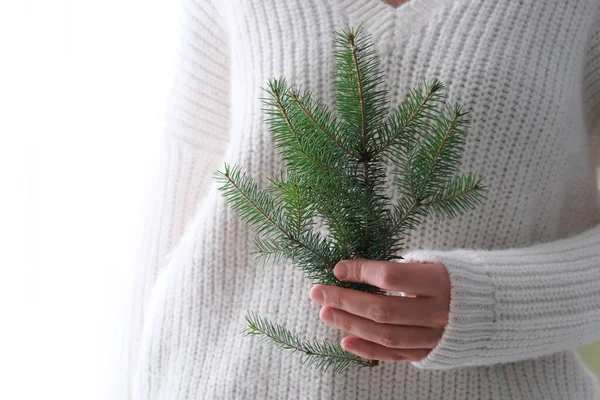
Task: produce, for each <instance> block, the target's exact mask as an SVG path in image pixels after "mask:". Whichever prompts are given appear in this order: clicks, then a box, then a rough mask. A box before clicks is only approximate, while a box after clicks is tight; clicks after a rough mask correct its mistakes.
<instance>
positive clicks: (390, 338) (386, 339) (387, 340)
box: [379, 331, 399, 347]
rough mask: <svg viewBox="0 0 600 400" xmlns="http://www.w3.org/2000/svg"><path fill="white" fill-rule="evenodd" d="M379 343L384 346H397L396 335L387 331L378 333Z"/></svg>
mask: <svg viewBox="0 0 600 400" xmlns="http://www.w3.org/2000/svg"><path fill="white" fill-rule="evenodd" d="M379 343H381V344H382V345H384V346H385V347H399V346H398V339H397V338H396V335H394V334H393V333H392V332H389V331H384V332H383V333H381V334H380V335H379Z"/></svg>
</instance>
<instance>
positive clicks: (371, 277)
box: [333, 258, 450, 297]
mask: <svg viewBox="0 0 600 400" xmlns="http://www.w3.org/2000/svg"><path fill="white" fill-rule="evenodd" d="M333 272H334V274H335V276H336V277H337V278H338V279H339V280H343V281H348V282H362V283H367V284H370V285H373V286H377V287H379V288H381V289H383V290H387V291H396V292H407V293H414V294H417V295H422V296H438V297H446V296H449V295H450V293H449V287H450V282H449V278H448V273H447V271H446V267H444V265H443V264H440V263H413V262H396V261H380V260H367V259H361V258H357V259H352V260H342V261H340V262H339V263H337V264H336V266H335V268H334V270H333Z"/></svg>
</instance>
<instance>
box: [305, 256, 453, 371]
mask: <svg viewBox="0 0 600 400" xmlns="http://www.w3.org/2000/svg"><path fill="white" fill-rule="evenodd" d="M333 273H334V274H335V276H336V277H337V278H338V279H339V280H342V281H348V282H362V283H367V284H370V285H373V286H377V287H379V288H380V289H382V290H385V291H388V292H403V293H411V294H414V296H410V297H409V296H397V295H390V296H382V295H378V294H373V293H366V292H361V291H358V290H352V289H346V288H341V287H338V286H330V285H315V286H313V288H312V289H311V291H310V298H311V299H312V300H313V301H314V302H315V303H317V304H320V305H322V306H324V307H323V308H322V309H321V313H320V316H321V319H322V320H323V321H324V322H326V323H327V324H329V325H331V326H333V327H335V328H338V329H341V330H343V331H345V332H347V333H349V334H351V335H353V336H347V337H345V338H344V339H343V340H342V342H341V345H342V348H344V349H345V350H346V351H349V352H351V353H354V354H356V355H358V356H361V357H363V358H366V359H371V360H381V361H386V360H387V361H420V360H422V359H423V358H425V357H426V356H427V355H428V354H429V352H430V351H431V350H432V349H433V348H434V347H435V346H436V345H437V344H438V342H439V340H440V338H441V337H442V334H443V332H444V328H445V327H446V325H447V323H448V314H449V310H450V279H449V276H448V272H447V270H446V267H444V265H443V264H440V263H415V262H406V260H402V261H401V262H395V261H375V260H364V259H354V260H343V261H340V262H339V263H338V264H337V265H336V266H335V269H334V270H333Z"/></svg>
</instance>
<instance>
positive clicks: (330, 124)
mask: <svg viewBox="0 0 600 400" xmlns="http://www.w3.org/2000/svg"><path fill="white" fill-rule="evenodd" d="M290 94H291V97H292V99H293V100H294V103H295V105H296V106H297V107H298V109H299V110H300V111H301V112H302V113H303V114H304V116H305V117H306V118H307V119H308V121H310V123H312V124H313V125H314V127H315V128H317V129H318V130H319V131H321V132H322V133H323V134H325V135H326V136H327V137H328V138H329V140H331V142H332V143H333V144H335V145H336V146H337V147H339V148H340V149H341V150H342V151H344V153H346V154H347V155H348V156H350V158H358V157H359V156H358V155H357V154H355V153H353V152H352V151H350V150H349V149H348V148H347V147H346V145H345V144H344V143H343V138H342V137H340V135H339V130H340V127H339V126H338V124H337V123H336V120H335V118H334V119H333V120H332V117H331V112H330V111H329V110H328V109H327V107H325V105H323V104H322V102H321V101H316V102H313V101H312V94H311V93H310V92H308V91H307V92H304V93H303V94H300V93H299V92H298V91H297V90H296V89H292V90H291V92H290Z"/></svg>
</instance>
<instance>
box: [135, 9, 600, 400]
mask: <svg viewBox="0 0 600 400" xmlns="http://www.w3.org/2000/svg"><path fill="white" fill-rule="evenodd" d="M179 1H180V18H179V21H180V23H179V32H178V49H177V62H176V75H175V76H174V78H173V84H172V90H171V97H170V102H169V108H168V110H167V114H166V119H165V127H164V135H163V141H164V146H163V153H162V157H161V160H160V174H159V175H158V176H157V179H156V180H155V182H156V185H155V188H154V191H153V193H152V195H151V196H150V198H149V203H148V204H147V205H146V206H147V215H148V217H147V229H146V236H145V237H144V246H143V248H142V249H141V252H140V257H139V263H138V265H137V266H138V268H137V274H136V290H135V293H134V296H133V297H134V302H133V307H132V309H131V319H130V321H131V329H130V332H129V333H130V336H129V351H128V354H129V364H128V365H129V367H128V369H129V378H130V385H129V387H130V390H129V395H130V397H131V398H134V399H254V398H256V399H343V400H352V399H361V400H364V399H373V400H376V399H407V400H408V399H410V400H419V399H423V400H431V399H457V400H463V399H467V400H469V399H473V400H475V399H477V400H481V399H545V400H547V399H557V400H558V399H561V400H565V399H573V400H575V399H577V400H588V399H600V388H599V386H598V382H597V380H596V379H595V378H594V377H593V376H592V374H591V373H590V372H589V371H588V370H587V369H586V367H585V366H584V364H583V363H582V361H581V359H580V358H579V357H578V355H577V353H576V352H575V351H574V350H575V349H576V348H577V347H578V346H580V345H583V344H587V343H591V342H593V341H595V340H599V339H600V225H599V223H600V202H599V196H598V186H597V175H596V164H597V160H600V157H599V155H598V154H599V152H598V151H599V150H600V129H599V127H600V3H599V1H598V0H560V1H559V0H544V1H539V0H518V1H517V0H412V1H410V2H408V3H406V4H403V5H401V6H400V7H398V8H397V9H396V8H392V7H390V6H389V5H387V4H385V3H384V2H383V0H286V1H280V0H179ZM361 22H362V23H364V28H365V30H366V32H367V33H370V34H372V38H373V41H374V43H375V47H376V49H377V51H378V53H379V55H380V57H381V63H382V67H383V70H384V73H385V75H386V78H387V81H386V85H387V89H388V90H389V94H390V105H391V106H393V105H396V104H398V103H399V102H401V101H402V99H403V98H404V97H405V95H406V94H407V93H408V91H409V89H410V88H412V87H416V86H417V85H418V84H419V83H421V82H422V81H423V79H429V78H433V77H437V78H439V79H440V80H441V81H442V82H443V83H444V84H445V85H446V86H447V94H448V96H449V98H448V100H449V101H450V102H459V103H461V104H462V105H463V106H464V107H465V108H466V109H469V110H470V111H471V114H470V118H471V119H472V121H473V123H472V124H471V126H470V130H469V132H470V134H469V136H468V138H467V143H466V148H465V151H464V154H463V157H462V159H461V172H466V171H475V172H478V173H480V174H482V175H483V176H485V177H486V182H487V185H488V186H489V193H488V197H487V200H486V202H485V204H483V205H481V206H478V207H477V208H476V209H475V210H473V211H470V212H469V213H468V214H465V215H464V216H462V217H459V218H456V219H453V220H446V221H436V220H435V219H433V218H428V219H426V220H425V221H424V223H423V224H422V225H421V226H419V227H418V229H416V230H415V231H413V232H411V234H410V236H409V237H408V238H407V240H406V243H407V247H406V249H405V251H404V253H403V254H404V255H405V256H406V258H408V259H413V260H416V261H439V262H441V263H443V264H444V265H445V266H446V268H447V269H448V271H449V274H450V280H451V285H452V290H451V295H452V299H451V304H450V318H449V323H448V326H447V328H446V330H445V332H444V335H443V337H442V339H441V341H440V343H439V345H438V346H437V347H436V348H435V349H433V351H432V352H431V353H430V354H429V356H428V357H427V358H426V359H424V360H422V361H420V362H415V363H406V362H385V361H384V362H381V363H380V365H379V366H377V367H375V368H362V369H351V370H348V371H346V372H345V373H343V374H339V375H334V374H333V373H332V372H331V371H329V372H326V373H323V372H322V371H319V370H316V369H313V368H311V367H307V366H304V365H303V364H302V362H301V358H300V357H299V354H291V353H290V352H289V351H283V350H280V349H276V348H275V347H273V346H270V345H268V344H266V343H263V342H262V341H260V340H258V338H256V337H244V336H243V335H242V334H241V332H242V331H243V330H244V328H245V327H246V322H245V320H244V318H243V316H244V314H245V313H246V311H248V310H253V311H256V312H258V313H259V314H260V315H262V316H264V317H267V318H268V319H270V320H271V321H273V322H274V323H277V324H282V325H284V326H286V327H288V328H289V329H291V330H292V331H294V332H297V333H299V334H300V336H301V337H302V338H303V339H306V340H320V341H328V342H336V341H337V342H339V341H340V340H341V339H342V338H343V337H344V336H345V333H344V332H342V331H340V330H336V329H334V328H331V327H329V326H327V325H326V324H324V323H323V322H322V321H321V320H320V318H319V309H320V307H319V306H317V305H316V304H314V303H312V301H311V300H310V299H309V296H308V294H309V290H310V288H311V287H312V283H311V282H310V281H309V280H308V279H305V278H304V276H303V275H302V273H301V271H299V270H298V269H296V268H294V267H293V266H292V265H291V264H290V263H289V262H282V263H280V264H277V265H270V266H267V267H265V268H258V267H257V266H256V265H255V260H254V256H253V255H251V254H250V253H251V251H252V238H253V233H252V230H251V229H249V228H248V226H246V224H244V223H242V222H240V219H239V218H238V216H237V215H236V214H235V213H234V212H233V211H232V210H231V208H230V207H229V206H228V204H227V203H226V201H225V199H224V198H223V197H221V195H220V194H219V193H218V191H217V184H216V183H214V182H213V181H212V173H213V172H214V171H215V170H216V169H219V168H221V167H222V163H223V162H224V161H227V162H228V163H231V164H238V165H240V166H241V167H242V168H244V169H245V170H246V171H249V173H250V175H251V176H252V177H253V178H255V179H256V180H257V181H258V182H259V184H260V185H265V184H267V182H268V181H267V179H268V178H269V177H270V176H272V175H275V174H276V173H277V172H278V171H280V169H281V168H282V165H283V164H282V162H281V159H280V157H279V155H278V151H277V149H275V148H274V146H273V141H272V138H271V133H270V132H269V130H268V129H267V125H266V122H265V119H264V114H263V113H262V111H261V108H262V103H261V100H260V98H261V97H263V92H262V90H261V88H262V87H264V86H265V84H266V82H267V80H268V78H271V77H277V76H285V77H287V79H288V81H290V82H291V83H294V84H298V85H300V86H301V87H302V88H306V89H310V90H312V91H313V92H314V95H315V97H318V98H322V99H324V101H325V102H326V103H327V104H329V105H331V106H332V105H333V104H334V88H333V78H334V75H333V63H334V59H333V31H335V30H338V29H341V28H343V27H344V26H345V25H346V24H347V23H349V24H351V25H354V26H357V25H358V24H360V23H361ZM389 191H390V192H389V193H390V195H392V196H393V197H394V198H395V196H396V195H397V194H396V189H395V188H394V187H392V186H390V187H389Z"/></svg>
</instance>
